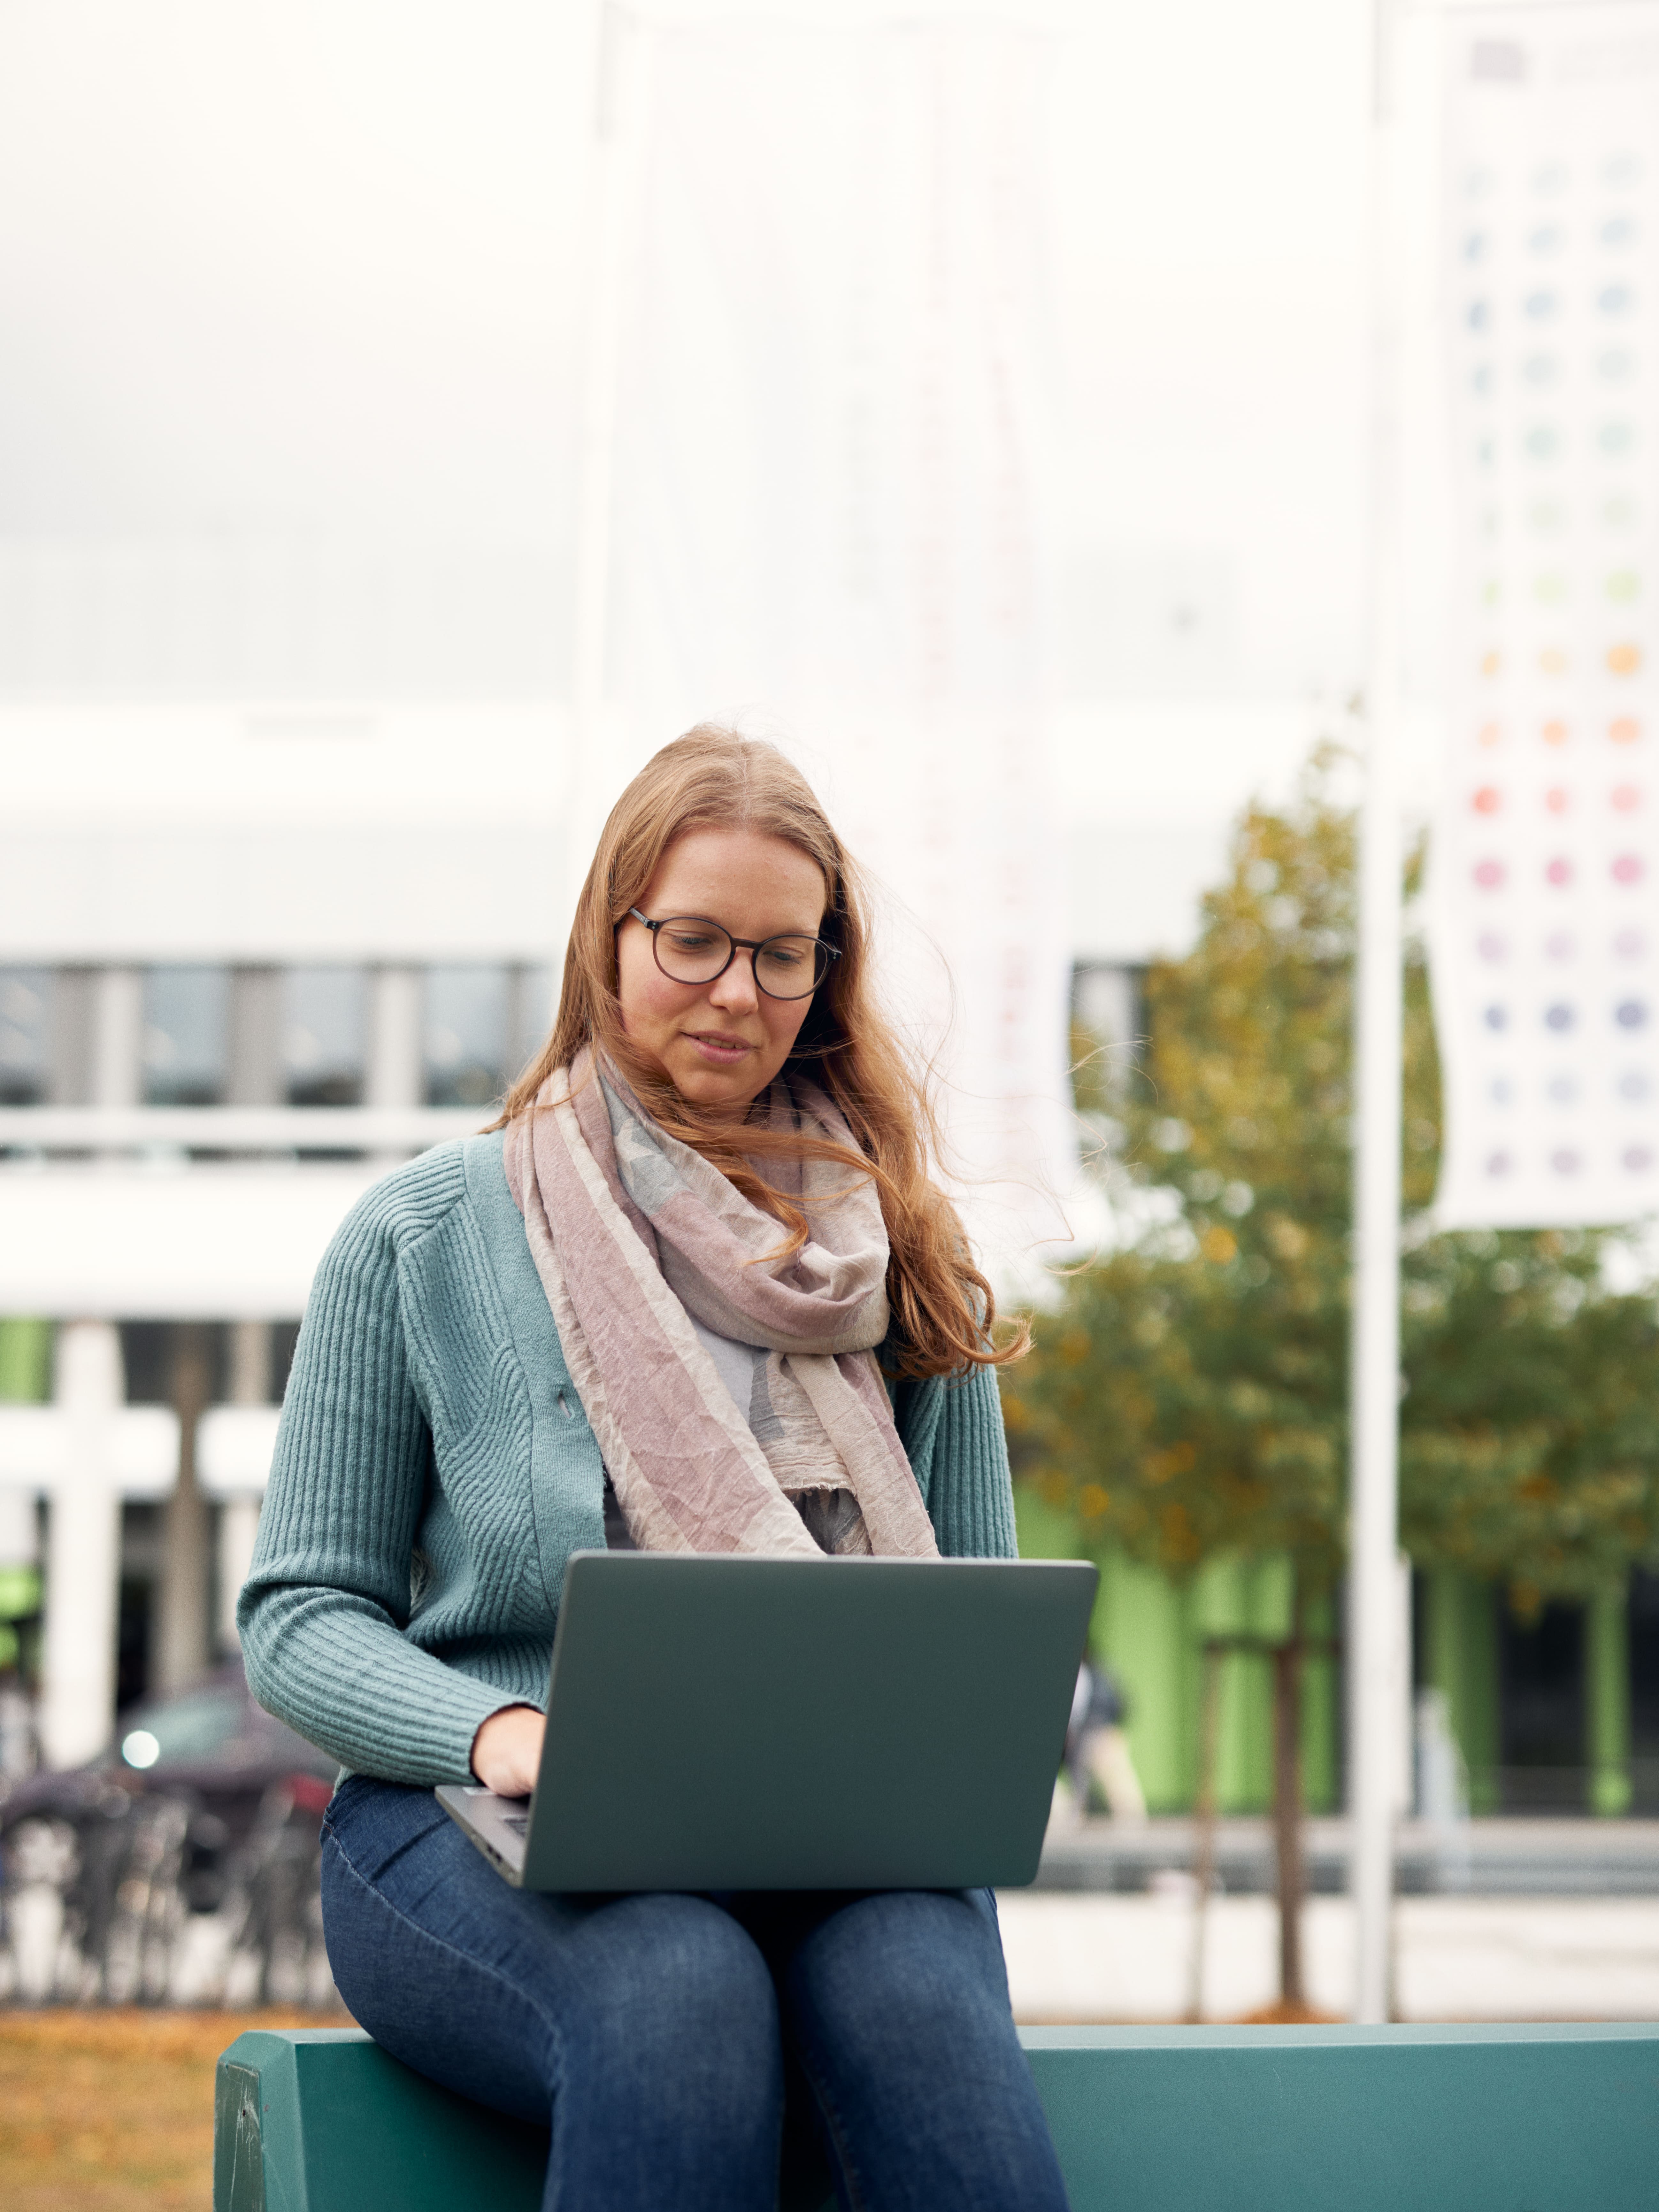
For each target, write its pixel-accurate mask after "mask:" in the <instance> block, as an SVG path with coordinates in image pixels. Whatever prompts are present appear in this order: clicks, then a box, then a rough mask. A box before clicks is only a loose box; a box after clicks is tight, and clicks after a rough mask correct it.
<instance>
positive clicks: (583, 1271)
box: [505, 1048, 938, 1559]
mask: <svg viewBox="0 0 1659 2212" xmlns="http://www.w3.org/2000/svg"><path fill="white" fill-rule="evenodd" d="M765 1111H766V1119H767V1124H768V1126H769V1127H771V1128H774V1129H782V1130H800V1131H805V1132H807V1133H811V1134H813V1135H816V1136H820V1137H823V1138H827V1139H829V1140H830V1141H831V1142H833V1143H836V1144H839V1145H844V1146H848V1149H849V1150H855V1149H856V1147H854V1145H853V1139H852V1137H851V1134H850V1133H849V1132H848V1127H847V1125H846V1123H845V1122H844V1121H842V1117H841V1115H839V1114H838V1113H837V1112H836V1109H835V1107H834V1106H833V1105H832V1104H831V1103H830V1102H829V1099H828V1098H827V1097H825V1096H824V1095H823V1092H822V1091H819V1090H818V1089H817V1087H816V1086H815V1085H811V1084H808V1083H805V1082H802V1081H801V1080H800V1079H799V1078H797V1079H795V1080H794V1081H793V1084H792V1085H785V1084H783V1083H781V1082H779V1083H775V1084H774V1085H772V1088H771V1091H770V1092H769V1095H768V1097H767V1101H766V1108H765ZM505 1159H506V1168H507V1185H508V1188H510V1189H511V1191H512V1193H513V1201H514V1203H515V1204H516V1205H517V1206H518V1208H519V1211H520V1213H522V1214H523V1216H524V1221H525V1229H526V1233H527V1235H528V1237H529V1241H530V1250H531V1255H532V1258H533V1260H534V1261H535V1263H536V1272H537V1273H538V1275H539V1276H540V1277H541V1280H542V1287H543V1288H544V1290H545V1291H546V1292H547V1302H548V1304H549V1305H550V1307H551V1308H552V1311H553V1319H554V1322H555V1323H556V1326H557V1328H558V1332H559V1340H560V1343H561V1344H562V1346H563V1348H564V1355H565V1358H566V1360H567V1361H568V1364H569V1368H570V1376H571V1380H572V1382H573V1383H574V1384H575V1386H576V1390H577V1393H578V1395H580V1399H581V1401H582V1405H583V1407H584V1408H585V1409H586V1413H587V1417H588V1419H589V1420H590V1421H591V1422H592V1425H593V1430H594V1433H595V1435H596V1436H597V1437H598V1438H599V1449H600V1451H601V1453H602V1454H603V1455H604V1459H605V1468H606V1470H607V1472H608V1473H609V1474H610V1477H611V1483H612V1485H613V1486H614V1487H615V1490H616V1492H617V1502H618V1504H620V1505H621V1507H622V1510H623V1517H624V1519H625V1520H626V1521H627V1523H628V1529H629V1534H630V1535H631V1536H632V1537H633V1539H634V1541H635V1543H636V1544H637V1545H638V1546H639V1547H640V1548H641V1550H644V1551H656V1552H759V1553H792V1552H793V1553H805V1554H808V1555H812V1556H816V1555H817V1545H816V1544H815V1543H814V1541H813V1540H812V1538H811V1536H810V1535H809V1534H807V1531H806V1529H805V1527H804V1526H803V1525H802V1522H801V1519H800V1516H799V1514H798V1513H797V1511H796V1510H795V1509H794V1507H793V1504H791V1503H790V1500H791V1499H792V1498H799V1497H802V1496H804V1495H805V1494H806V1493H808V1492H814V1491H819V1492H822V1491H829V1490H837V1489H846V1490H850V1491H851V1492H852V1494H853V1497H854V1499H855V1500H856V1501H857V1504H858V1509H859V1510H858V1513H857V1516H855V1517H851V1518H850V1519H849V1521H848V1525H846V1526H844V1527H843V1528H842V1530H841V1533H840V1534H838V1535H837V1537H836V1551H837V1552H842V1553H845V1552H860V1553H870V1552H875V1553H883V1554H895V1555H897V1556H900V1557H905V1558H911V1559H917V1558H934V1557H936V1556H937V1554H938V1547H937V1545H936V1544H935V1543H934V1541H933V1527H932V1524H931V1523H930V1522H929V1521H928V1518H927V1509H926V1508H925V1507H924V1506H923V1504H922V1502H921V1492H919V1491H918V1490H917V1488H916V1481H915V1475H914V1474H912V1473H911V1471H910V1463H909V1462H908V1460H907V1459H906V1457H905V1455H904V1447H903V1445H902V1444H901V1443H900V1442H899V1438H898V1431H897V1430H896V1428H895V1427H894V1425H893V1415H892V1409H891V1407H890V1405H889V1403H888V1400H887V1392H886V1389H885V1388H884V1385H883V1383H882V1379H881V1374H880V1370H878V1367H877V1365H876V1359H875V1352H874V1346H877V1345H878V1344H879V1343H880V1342H881V1340H882V1339H883V1338H884V1336H885V1334H887V1291H886V1278H887V1231H886V1227H885V1225H884V1222H883V1220H882V1218H881V1206H880V1201H879V1198H878V1194H877V1191H876V1188H875V1186H874V1184H873V1183H872V1182H871V1180H870V1178H869V1177H868V1176H860V1177H856V1178H854V1177H852V1176H850V1175H849V1171H848V1169H847V1168H845V1167H844V1166H841V1165H838V1164H836V1162H834V1161H827V1160H802V1161H799V1162H794V1161H779V1162H771V1161H769V1162H768V1164H767V1174H768V1176H769V1179H770V1180H771V1181H772V1182H774V1184H775V1187H776V1188H779V1189H784V1190H787V1191H788V1193H789V1195H790V1196H791V1197H792V1198H793V1199H795V1200H796V1201H797V1202H798V1203H799V1206H801V1209H802V1211H803V1212H805V1215H806V1217H807V1220H808V1223H809V1237H808V1241H807V1243H805V1245H804V1246H803V1247H802V1248H801V1249H800V1250H799V1252H797V1253H795V1254H794V1255H793V1257H792V1258H790V1259H787V1260H782V1261H779V1260H771V1259H769V1258H768V1257H767V1256H766V1255H768V1253H769V1252H772V1251H774V1250H775V1249H776V1247H777V1246H778V1245H779V1243H781V1241H782V1237H783V1231H782V1229H781V1225H779V1223H777V1222H776V1221H775V1220H774V1219H773V1218H772V1217H771V1215H770V1214H768V1213H764V1212H762V1211H761V1210H760V1208H759V1207H758V1206H753V1205H751V1204H750V1201H749V1200H747V1199H746V1198H744V1196H743V1194H742V1193H741V1192H739V1191H738V1189H737V1188H735V1187H734V1186H733V1185H732V1183H730V1182H727V1180H726V1177H725V1176H723V1175H721V1174H720V1172H719V1170H717V1169H715V1168H713V1167H711V1166H710V1165H709V1164H708V1161H707V1160H705V1159H703V1158H702V1156H701V1155H700V1154H699V1153H697V1152H693V1151H692V1150H691V1149H690V1146H686V1145H683V1144H680V1143H678V1141H677V1140H676V1139H674V1138H672V1137H670V1136H668V1135H667V1134H665V1132H664V1131H663V1130H662V1129H660V1128H659V1127H658V1125H657V1124H656V1123H655V1122H654V1121H653V1120H652V1119H651V1117H650V1115H648V1114H647V1112H646V1111H645V1109H644V1108H643V1107H642V1106H641V1104H640V1103H639V1101H638V1100H637V1099H636V1098H635V1097H634V1095H633V1093H632V1092H631V1091H629V1088H628V1086H627V1085H626V1084H625V1083H624V1082H623V1079H622V1078H621V1077H620V1076H619V1075H618V1074H617V1072H616V1070H615V1068H614V1067H613V1066H611V1064H610V1062H609V1061H606V1062H605V1065H604V1066H603V1067H602V1068H600V1067H596V1066H594V1064H593V1058H592V1052H591V1050H590V1049H589V1048H584V1049H583V1050H582V1051H581V1052H580V1053H579V1054H577V1056H576V1059H575V1060H574V1064H573V1065H572V1066H570V1067H569V1068H568V1069H567V1068H560V1069H557V1070H556V1071H555V1073H553V1074H552V1075H551V1076H550V1078H549V1079H548V1080H547V1082H546V1084H545V1085H544V1086H543V1088H542V1091H541V1092H540V1094H539V1095H538V1097H537V1100H536V1103H535V1105H534V1106H533V1107H532V1109H531V1111H530V1112H529V1113H528V1114H523V1115H520V1116H519V1117H518V1119H517V1120H516V1121H512V1122H510V1123H509V1124H508V1126H507V1140H506V1153H505ZM786 1171H787V1172H786ZM694 1314H695V1315H696V1318H697V1319H698V1320H699V1321H700V1322H702V1323H703V1325H704V1327H705V1328H709V1329H712V1330H713V1331H714V1333H715V1334H718V1335H720V1336H724V1337H728V1338H731V1339H732V1340H734V1341H735V1342H737V1343H738V1344H744V1345H751V1346H755V1347H756V1350H755V1354H754V1369H753V1383H752V1387H751V1390H750V1400H749V1404H748V1407H747V1408H746V1413H747V1418H746V1419H745V1418H744V1411H743V1410H740V1409H739V1408H738V1406H737V1405H736V1403H735V1402H734V1401H733V1399H732V1393H731V1392H730V1390H729V1389H727V1388H726V1383H724V1382H723V1381H722V1380H721V1379H720V1375H719V1373H718V1372H717V1370H716V1369H715V1366H714V1361H713V1360H712V1359H711V1358H709V1356H708V1352H706V1351H705V1350H704V1348H703V1346H702V1344H701V1343H700V1342H699V1341H698V1340H697V1335H696V1331H695V1330H694V1329H693V1328H692V1326H691V1322H690V1318H689V1316H691V1315H694Z"/></svg>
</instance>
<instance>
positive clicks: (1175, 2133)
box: [213, 2023, 1659, 2212]
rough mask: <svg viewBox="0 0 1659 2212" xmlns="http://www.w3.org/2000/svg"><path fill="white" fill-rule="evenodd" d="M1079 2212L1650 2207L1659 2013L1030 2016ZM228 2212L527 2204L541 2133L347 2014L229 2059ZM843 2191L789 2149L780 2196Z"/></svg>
mask: <svg viewBox="0 0 1659 2212" xmlns="http://www.w3.org/2000/svg"><path fill="white" fill-rule="evenodd" d="M1021 2040H1022V2042H1023V2043H1024V2046H1025V2050H1026V2052H1027V2054H1028V2056H1029V2057H1030V2062H1031V2069H1032V2072H1033V2074H1034V2075H1036V2084H1037V2089H1038V2093H1039V2094H1040V2095H1041V2097H1042V2102H1043V2106H1044V2109H1045V2111H1046V2112H1047V2113H1048V2124H1049V2126H1050V2128H1051V2129H1052V2130H1053V2132H1054V2142H1055V2146H1056V2148H1058V2150H1059V2153H1060V2165H1061V2166H1062V2168H1063V2169H1064V2172H1065V2175H1066V2186H1067V2189H1068V2191H1070V2195H1071V2201H1072V2208H1073V2212H1217V2208H1225V2212H1653V2208H1654V2207H1655V2206H1656V2205H1659V2024H1654V2025H1648V2024H1645V2023H1641V2024H1625V2023H1610V2024H1601V2025H1593V2026H1592V2025H1583V2026H1542V2027H1380V2028H1378V2027H1372V2028H1364V2027H1075V2028H1052V2027H1050V2028H1043V2027H1033V2028H1026V2029H1024V2030H1022V2032H1021ZM214 2118H215V2125H214V2163H213V2203H214V2212H428V2208H429V2212H440V2208H442V2209H443V2212H454V2208H457V2207H471V2206H477V2207H480V2208H482V2207H486V2206H487V2207H489V2212H535V2208H536V2207H537V2205H538V2203H539V2200H540V2192H541V2179H542V2172H543V2168H544V2163H545V2160H546V2153H547V2137H546V2135H545V2133H544V2131H543V2130H540V2129H538V2128H532V2127H526V2126H524V2125H522V2124H520V2123H518V2122H515V2121H512V2120H505V2119H502V2118H501V2117H500V2116H499V2115H497V2114H495V2113H493V2112H486V2111H485V2110H484V2109H483V2107H482V2106H477V2105H473V2104H470V2103H469V2102H468V2101H467V2100H465V2098H461V2097H457V2096H453V2095H452V2094H451V2093H449V2092H447V2091H446V2090H443V2089H439V2088H436V2087H434V2086H433V2085H432V2084H431V2083H430V2082H428V2081H423V2080H422V2078H421V2076H420V2075H416V2074H412V2073H410V2070H409V2069H408V2068H407V2067H404V2066H403V2065H400V2064H399V2063H398V2061H397V2060H396V2059H395V2058H392V2057H388V2056H387V2054H386V2052H385V2051H382V2050H380V2048H379V2046H378V2045H376V2044H374V2042H372V2041H371V2040H370V2039H369V2038H368V2036H367V2035H365V2034H363V2033H362V2032H361V2031H360V2030H357V2029H355V2028H337V2029H330V2028H301V2029H291V2030H289V2029H284V2030H268V2029H256V2030H253V2031H252V2032H250V2033H247V2034H246V2035H240V2036H239V2037H238V2038H237V2039H236V2040H235V2042H234V2043H233V2044H232V2045H231V2046H230V2048H229V2049H228V2051H226V2052H225V2053H224V2055H223V2057H222V2058H221V2059H220V2061H219V2072H218V2083H217V2089H216V2100H215V2116H214ZM832 2201H833V2200H832V2199H831V2198H830V2197H829V2196H828V2195H827V2194H826V2191H825V2188H824V2185H823V2176H822V2171H821V2169H820V2170H819V2171H818V2172H817V2177H816V2178H815V2177H814V2173H813V2171H812V2165H811V2161H810V2160H806V2161H803V2160H799V2158H798V2157H795V2156H793V2155H791V2156H787V2158H786V2178H785V2183H784V2187H783V2191H782V2194H781V2199H780V2204H781V2212H820V2208H823V2207H825V2206H828V2205H829V2204H830V2203H832Z"/></svg>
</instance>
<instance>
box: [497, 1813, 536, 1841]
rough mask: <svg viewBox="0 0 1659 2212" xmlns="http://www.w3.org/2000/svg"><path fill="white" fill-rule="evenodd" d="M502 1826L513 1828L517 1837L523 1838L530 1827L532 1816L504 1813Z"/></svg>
mask: <svg viewBox="0 0 1659 2212" xmlns="http://www.w3.org/2000/svg"><path fill="white" fill-rule="evenodd" d="M501 1826H503V1827H504V1828H511V1829H512V1831H513V1834H514V1835H515V1836H521V1835H523V1834H524V1832H525V1831H526V1829H527V1828H528V1827H529V1826H530V1815H529V1814H528V1813H503V1814H502V1815H501Z"/></svg>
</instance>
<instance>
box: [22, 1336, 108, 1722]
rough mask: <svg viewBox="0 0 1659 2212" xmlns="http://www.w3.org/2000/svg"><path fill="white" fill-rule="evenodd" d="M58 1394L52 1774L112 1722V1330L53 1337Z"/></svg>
mask: <svg viewBox="0 0 1659 2212" xmlns="http://www.w3.org/2000/svg"><path fill="white" fill-rule="evenodd" d="M56 1395H57V1400H58V1409H59V1413H60V1416H61V1419H62V1420H63V1424H64V1457H63V1464H62V1466H61V1468H59V1471H58V1480H57V1483H56V1484H55V1486H53V1489H52V1515H51V1520H50V1522H49V1524H48V1530H47V1538H46V1651H45V1655H44V1657H45V1663H44V1668H43V1673H44V1675H45V1680H44V1682H43V1684H42V1694H41V1699H40V1747H41V1750H42V1752H43V1753H45V1756H46V1764H47V1765H49V1766H78V1765H80V1763H81V1762H82V1759H90V1758H91V1757H92V1756H93V1755H94V1753H96V1752H100V1751H101V1750H102V1749H103V1747H104V1746H105V1745H106V1743H107V1742H108V1741H109V1739H110V1731H111V1729H112V1725H113V1723H114V1719H115V1631H116V1589H117V1583H118V1577H119V1574H120V1557H121V1496H120V1492H119V1491H118V1488H117V1486H116V1478H115V1471H114V1468H112V1464H111V1454H112V1445H113V1441H114V1430H115V1424H116V1422H117V1421H118V1419H120V1414H121V1407H122V1401H123V1399H124V1397H125V1390H124V1388H123V1384H122V1379H121V1340H120V1337H119V1335H118V1334H117V1331H116V1329H115V1326H114V1324H113V1323H112V1322H106V1321H72V1322H65V1323H64V1327H63V1328H60V1329H59V1330H58V1377H57V1394H56Z"/></svg>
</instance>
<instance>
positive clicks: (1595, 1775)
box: [1584, 1583, 1631, 1818]
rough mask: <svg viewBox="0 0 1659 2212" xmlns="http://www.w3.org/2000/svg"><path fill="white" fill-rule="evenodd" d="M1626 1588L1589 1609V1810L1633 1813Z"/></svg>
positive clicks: (1602, 1594) (1599, 1595) (1606, 1593)
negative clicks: (1631, 1807) (1631, 1804)
mask: <svg viewBox="0 0 1659 2212" xmlns="http://www.w3.org/2000/svg"><path fill="white" fill-rule="evenodd" d="M1625 1595H1626V1593H1625V1586H1624V1585H1623V1584H1622V1583H1620V1584H1619V1585H1618V1586H1616V1587H1615V1588H1613V1589H1603V1590H1598V1591H1597V1592H1596V1593H1595V1596H1594V1597H1592V1598H1591V1600H1590V1601H1589V1604H1588V1605H1587V1606H1586V1607H1585V1608H1584V1751H1585V1756H1586V1759H1587V1760H1588V1762H1589V1793H1588V1794H1589V1809H1590V1811H1591V1812H1592V1813H1599V1814H1601V1815H1602V1816H1603V1817H1604V1818H1610V1817H1613V1816H1615V1815H1617V1814H1620V1813H1627V1812H1629V1810H1630V1796H1631V1787H1630V1632H1629V1620H1628V1616H1627V1613H1626V1603H1625Z"/></svg>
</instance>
